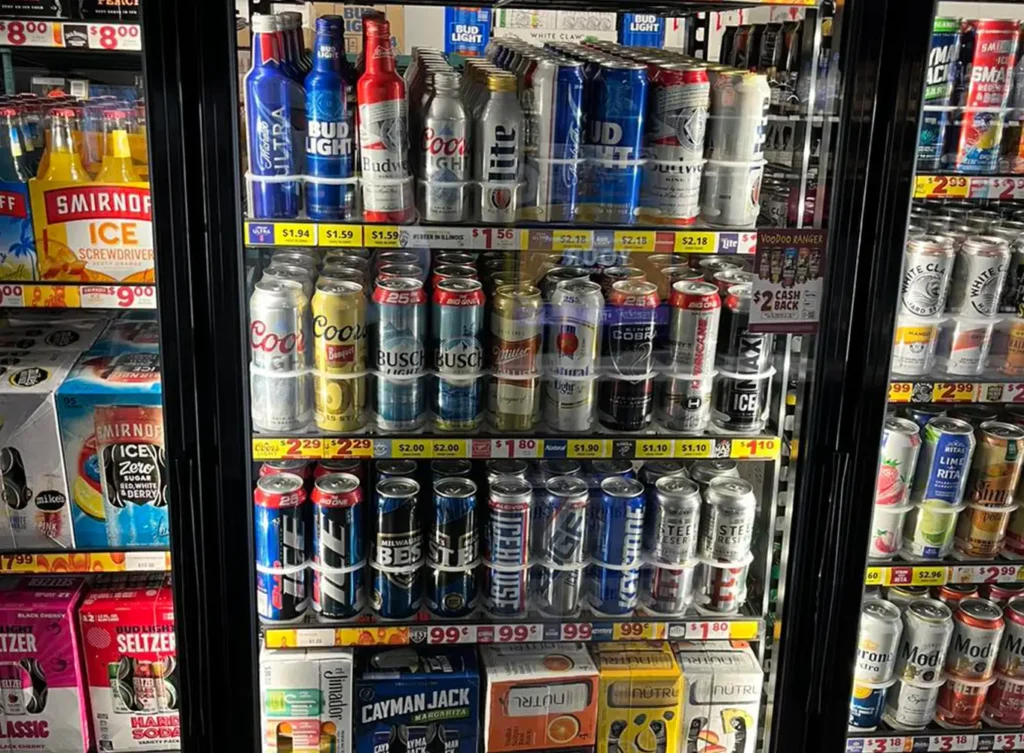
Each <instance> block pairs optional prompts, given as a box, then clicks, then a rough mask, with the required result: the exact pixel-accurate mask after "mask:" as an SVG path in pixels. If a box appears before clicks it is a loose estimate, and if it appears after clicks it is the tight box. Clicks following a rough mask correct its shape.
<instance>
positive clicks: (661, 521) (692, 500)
mask: <svg viewBox="0 0 1024 753" xmlns="http://www.w3.org/2000/svg"><path fill="white" fill-rule="evenodd" d="M651 491H652V490H651V489H650V488H648V490H647V493H648V496H647V510H646V513H645V515H644V549H645V550H646V554H647V556H648V557H649V558H650V559H651V560H652V561H653V562H655V563H657V564H659V565H683V564H685V563H687V562H689V561H690V560H692V559H693V558H694V556H695V555H696V554H697V534H698V523H699V521H700V508H701V498H700V488H699V487H698V486H697V484H696V482H694V481H691V480H690V479H688V478H686V477H685V476H678V475H676V476H662V477H661V478H659V479H658V480H657V481H655V482H654V490H653V494H652V493H651Z"/></svg>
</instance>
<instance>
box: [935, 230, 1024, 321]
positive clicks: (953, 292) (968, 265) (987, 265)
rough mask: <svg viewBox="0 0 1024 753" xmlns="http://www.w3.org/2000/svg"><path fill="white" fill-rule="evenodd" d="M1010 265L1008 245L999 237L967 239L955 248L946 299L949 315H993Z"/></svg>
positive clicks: (986, 236)
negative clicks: (950, 280)
mask: <svg viewBox="0 0 1024 753" xmlns="http://www.w3.org/2000/svg"><path fill="white" fill-rule="evenodd" d="M1009 264H1010V247H1009V245H1008V244H1007V243H1006V241H1005V240H1003V239H1002V238H999V237H996V236H991V235H983V236H975V237H973V238H968V239H967V240H965V241H964V243H963V245H962V246H961V247H960V249H959V250H958V251H957V254H956V259H955V262H954V264H953V277H952V284H951V285H950V290H949V297H948V300H947V301H946V311H947V312H948V313H951V314H958V315H961V316H973V317H988V316H995V315H996V313H997V312H998V310H999V299H1000V296H1001V295H1002V292H1003V285H1004V283H1005V282H1006V272H1007V269H1008V267H1009Z"/></svg>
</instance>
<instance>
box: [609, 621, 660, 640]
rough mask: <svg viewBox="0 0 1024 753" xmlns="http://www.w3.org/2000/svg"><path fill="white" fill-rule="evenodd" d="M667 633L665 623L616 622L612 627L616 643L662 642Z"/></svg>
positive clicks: (613, 638)
mask: <svg viewBox="0 0 1024 753" xmlns="http://www.w3.org/2000/svg"><path fill="white" fill-rule="evenodd" d="M666 633H667V626H666V624H665V623H664V622H616V623H615V624H614V625H612V640H615V641H660V640H663V639H664V638H665V635H666Z"/></svg>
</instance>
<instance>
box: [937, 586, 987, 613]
mask: <svg viewBox="0 0 1024 753" xmlns="http://www.w3.org/2000/svg"><path fill="white" fill-rule="evenodd" d="M978 594H979V592H978V587H977V586H975V585H973V584H971V583H946V584H944V585H941V586H939V587H938V588H937V589H935V598H936V599H938V600H939V601H941V602H942V603H943V604H945V605H946V606H947V607H949V608H950V609H956V607H957V605H958V604H959V603H960V602H961V601H963V600H964V599H977V598H978Z"/></svg>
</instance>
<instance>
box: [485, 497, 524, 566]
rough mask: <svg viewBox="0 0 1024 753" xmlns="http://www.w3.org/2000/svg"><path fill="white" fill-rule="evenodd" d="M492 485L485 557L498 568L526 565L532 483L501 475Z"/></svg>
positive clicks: (489, 498) (488, 501)
mask: <svg viewBox="0 0 1024 753" xmlns="http://www.w3.org/2000/svg"><path fill="white" fill-rule="evenodd" d="M489 486H490V493H489V494H488V500H487V507H488V516H487V523H486V525H485V528H484V558H485V559H486V560H487V562H488V563H489V564H491V565H495V566H497V567H499V568H525V567H526V566H527V564H528V557H529V549H530V546H529V544H530V540H529V536H530V511H531V507H532V505H533V492H532V489H531V487H530V484H529V483H528V482H526V481H525V480H523V479H519V478H515V477H499V478H496V479H494V480H493V481H490V483H489ZM524 577H525V576H524ZM499 580H500V579H499Z"/></svg>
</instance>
